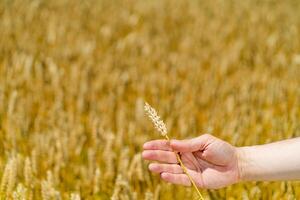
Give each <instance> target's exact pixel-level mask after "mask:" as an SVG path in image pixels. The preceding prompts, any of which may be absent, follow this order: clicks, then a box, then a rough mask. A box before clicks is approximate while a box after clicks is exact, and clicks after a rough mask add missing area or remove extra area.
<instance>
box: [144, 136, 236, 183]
mask: <svg viewBox="0 0 300 200" xmlns="http://www.w3.org/2000/svg"><path fill="white" fill-rule="evenodd" d="M143 148H144V151H143V154H142V155H143V158H144V159H146V160H151V161H158V162H159V163H151V164H150V165H149V169H150V171H152V172H154V173H160V176H161V178H162V179H163V180H165V181H167V182H170V183H174V184H181V185H186V186H189V185H191V182H190V181H189V178H188V176H187V175H186V174H185V173H184V172H183V170H182V168H181V167H180V165H179V164H178V161H177V159H176V155H175V153H174V152H179V154H180V156H181V159H182V162H183V164H184V165H185V166H186V168H187V171H188V173H189V174H190V176H191V178H192V179H193V180H194V182H195V183H196V185H197V186H198V187H201V188H208V189H215V188H222V187H225V186H227V185H230V184H233V183H236V182H238V181H239V168H238V156H237V148H235V147H234V146H232V145H230V144H229V143H227V142H225V141H222V140H220V139H218V138H216V137H214V136H212V135H209V134H204V135H201V136H199V137H197V138H193V139H189V140H171V142H168V141H167V140H152V141H149V142H146V143H145V144H144V146H143ZM173 151H174V152H173Z"/></svg>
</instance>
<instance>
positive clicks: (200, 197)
mask: <svg viewBox="0 0 300 200" xmlns="http://www.w3.org/2000/svg"><path fill="white" fill-rule="evenodd" d="M165 138H166V140H168V141H169V142H170V138H169V136H168V135H165ZM174 153H175V155H176V158H177V161H178V162H179V164H180V166H181V168H182V170H183V172H184V173H185V174H186V175H187V176H188V178H189V180H190V181H191V183H192V185H193V187H194V188H195V190H196V191H197V194H198V196H199V200H204V198H203V196H202V194H201V193H200V191H199V189H198V187H197V185H196V183H195V181H194V180H193V179H192V177H191V175H190V174H189V173H188V171H187V169H186V167H185V165H184V164H183V162H182V160H181V158H180V156H179V154H178V153H176V152H174Z"/></svg>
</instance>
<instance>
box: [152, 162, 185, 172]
mask: <svg viewBox="0 0 300 200" xmlns="http://www.w3.org/2000/svg"><path fill="white" fill-rule="evenodd" d="M149 170H150V171H152V172H154V173H163V172H168V173H173V174H182V173H183V170H182V168H181V167H180V166H179V165H177V164H160V163H151V164H150V165H149Z"/></svg>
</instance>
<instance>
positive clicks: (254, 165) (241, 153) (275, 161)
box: [237, 138, 300, 181]
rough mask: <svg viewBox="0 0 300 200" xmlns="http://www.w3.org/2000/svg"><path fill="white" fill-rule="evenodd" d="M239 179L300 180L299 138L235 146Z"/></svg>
mask: <svg viewBox="0 0 300 200" xmlns="http://www.w3.org/2000/svg"><path fill="white" fill-rule="evenodd" d="M237 153H238V165H239V172H240V180H241V181H243V180H255V181H259V180H262V181H263V180H265V181H268V180H300V138H295V139H289V140H284V141H280V142H275V143H270V144H265V145H257V146H249V147H239V148H237Z"/></svg>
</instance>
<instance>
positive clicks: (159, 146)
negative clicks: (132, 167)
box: [143, 140, 172, 151]
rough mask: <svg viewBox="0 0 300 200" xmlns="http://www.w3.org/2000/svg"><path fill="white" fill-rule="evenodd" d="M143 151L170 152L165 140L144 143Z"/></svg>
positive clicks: (170, 149)
mask: <svg viewBox="0 0 300 200" xmlns="http://www.w3.org/2000/svg"><path fill="white" fill-rule="evenodd" d="M143 148H144V149H145V150H164V151H172V148H171V147H170V144H169V142H168V141H167V140H152V141H149V142H146V143H145V144H144V146H143Z"/></svg>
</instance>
